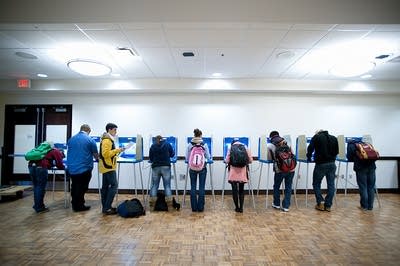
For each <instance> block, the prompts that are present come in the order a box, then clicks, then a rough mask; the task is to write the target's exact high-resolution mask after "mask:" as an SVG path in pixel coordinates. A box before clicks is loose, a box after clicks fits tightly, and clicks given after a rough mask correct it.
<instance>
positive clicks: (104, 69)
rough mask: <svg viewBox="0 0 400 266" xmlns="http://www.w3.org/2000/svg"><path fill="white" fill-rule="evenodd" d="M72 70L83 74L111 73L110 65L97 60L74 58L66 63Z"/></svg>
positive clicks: (100, 74)
mask: <svg viewBox="0 0 400 266" xmlns="http://www.w3.org/2000/svg"><path fill="white" fill-rule="evenodd" d="M67 66H68V67H69V68H70V69H71V70H72V71H74V72H76V73H79V74H81V75H85V76H104V75H108V74H110V73H111V67H109V66H107V65H105V64H103V63H101V62H97V61H93V60H86V59H75V60H71V61H69V62H68V63H67Z"/></svg>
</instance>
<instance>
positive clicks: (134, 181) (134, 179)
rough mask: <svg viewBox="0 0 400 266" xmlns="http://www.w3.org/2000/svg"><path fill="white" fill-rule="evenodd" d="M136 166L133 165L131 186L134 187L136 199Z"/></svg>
mask: <svg viewBox="0 0 400 266" xmlns="http://www.w3.org/2000/svg"><path fill="white" fill-rule="evenodd" d="M135 165H136V164H135V163H133V186H134V187H135V197H137V185H136V166H135Z"/></svg>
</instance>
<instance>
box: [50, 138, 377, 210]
mask: <svg viewBox="0 0 400 266" xmlns="http://www.w3.org/2000/svg"><path fill="white" fill-rule="evenodd" d="M92 138H93V139H94V140H95V142H96V143H97V145H98V148H99V145H100V141H101V138H100V137H92ZM283 138H284V139H285V140H286V141H287V142H288V144H289V146H291V147H292V149H293V150H294V152H295V155H296V160H297V162H298V164H297V167H296V172H295V178H294V179H293V196H294V203H295V205H296V207H298V205H299V204H298V200H297V190H298V189H299V188H301V189H302V190H304V191H305V206H306V207H307V206H308V197H309V195H308V194H309V193H308V190H309V188H312V186H311V183H312V171H311V170H312V169H311V168H312V167H313V161H311V162H308V161H307V157H306V153H307V147H308V144H309V143H310V140H311V137H307V136H305V135H300V136H298V137H297V138H296V143H295V146H293V145H292V140H291V137H290V136H289V135H285V136H283ZM164 139H165V141H167V142H169V143H170V144H171V146H172V147H173V149H174V151H175V156H174V157H173V158H171V166H172V168H171V171H172V173H171V174H172V176H173V180H171V185H172V189H173V191H174V192H175V196H176V197H177V199H178V200H179V201H180V198H179V197H180V195H179V191H182V190H183V195H182V200H183V204H184V205H185V200H186V194H187V193H188V190H189V192H190V187H189V188H188V183H189V184H190V182H187V180H188V179H189V168H188V162H187V161H185V164H186V175H185V178H184V184H183V186H182V184H178V173H177V166H176V164H177V162H178V152H177V151H178V138H177V137H174V136H168V137H164ZM191 139H192V137H187V138H185V143H184V146H185V151H186V146H187V145H188V144H189V143H190V141H191ZM350 139H358V140H363V141H366V142H369V143H372V140H371V137H370V136H368V135H366V136H362V137H360V136H359V137H345V136H343V135H340V136H338V142H339V155H338V156H337V162H338V163H337V176H338V178H337V180H336V188H337V187H338V183H339V181H340V182H341V183H342V184H341V185H342V186H344V191H345V195H346V194H347V186H348V184H349V183H350V182H351V181H349V162H348V161H347V159H346V149H347V143H348V141H349V140H350ZM234 140H238V141H240V142H242V143H243V144H245V145H246V146H248V147H250V139H249V138H248V137H224V138H223V157H222V158H223V159H222V161H223V164H224V168H223V180H222V187H221V192H222V193H221V195H222V197H221V199H222V204H224V194H225V185H226V184H227V171H228V170H227V167H225V165H226V163H225V159H224V158H226V155H227V153H228V151H229V149H230V145H231V143H232V142H233V141H234ZM203 141H204V142H205V143H207V146H208V148H209V152H210V156H211V157H210V159H209V160H207V162H206V164H207V165H206V167H207V170H208V171H207V181H206V182H207V183H208V184H209V188H210V189H211V194H212V201H213V205H214V204H215V188H214V183H215V181H216V179H215V178H214V172H213V164H214V159H213V154H214V153H213V150H214V147H213V139H212V137H203ZM154 142H155V137H152V136H150V141H149V147H150V145H151V144H152V143H154ZM268 143H270V139H269V138H268V137H267V136H266V135H263V136H261V137H260V138H259V139H258V165H257V164H256V162H253V164H252V165H250V166H249V168H248V174H249V182H248V183H247V189H248V194H249V197H248V200H249V201H250V204H251V205H253V207H254V208H255V207H256V203H255V194H256V195H257V196H258V195H260V187H263V188H264V189H263V190H265V208H268V206H269V204H268V198H269V190H270V189H272V186H273V170H272V168H273V166H272V164H273V161H272V160H271V159H270V157H269V156H268V148H267V145H268ZM55 146H56V147H57V148H60V149H63V150H64V151H65V154H67V150H66V149H67V146H66V144H62V143H56V144H55ZM116 147H126V150H125V151H124V152H122V153H121V154H120V156H119V158H118V161H117V163H118V167H117V179H118V183H120V179H121V176H123V179H124V181H125V187H126V181H127V182H128V185H127V186H128V187H129V188H128V189H129V190H130V189H132V190H133V191H134V193H135V195H136V196H137V195H138V190H139V191H140V192H141V194H142V197H143V201H144V202H145V203H146V202H147V196H148V194H149V190H150V186H151V165H150V163H148V162H146V163H145V160H144V153H143V149H144V147H143V137H142V136H141V135H136V136H132V137H119V138H118V141H117V142H116ZM95 165H96V166H95V171H96V172H97V176H96V174H95V172H94V175H93V178H92V180H91V183H90V184H89V187H90V188H96V189H98V191H99V197H100V189H101V175H100V173H99V172H98V168H97V164H95ZM56 170H57V169H54V170H53V172H52V173H53V176H55V173H56ZM144 170H147V171H148V179H147V184H145V178H144V174H143V172H144ZM257 171H258V173H256V172H257ZM122 173H123V174H122ZM181 175H182V174H181ZM257 175H258V180H256V179H257ZM94 177H97V178H94ZM217 178H218V179H220V178H221V173H219V174H218V177H217ZM254 181H256V184H257V191H256V192H255V191H254V190H255V188H253V183H254ZM53 183H54V182H53ZM180 183H182V182H180ZM354 183H355V182H353V183H351V184H352V185H353V186H356V184H354ZM179 185H180V187H179ZM189 186H190V185H189ZM323 187H324V184H323ZM245 188H246V187H245ZM120 189H121V187H120ZM160 189H162V182H161V183H160ZM68 190H69V189H68V187H67V177H66V176H65V173H64V193H65V197H64V201H65V206H66V207H67V203H68V198H67V197H68V196H69V195H68V194H69V193H67V192H68ZM282 190H283V187H282ZM53 191H54V187H53ZM376 192H377V190H376ZM377 199H378V202H379V206H380V201H379V197H377ZM116 200H117V201H118V194H117V196H116ZM335 202H336V197H335Z"/></svg>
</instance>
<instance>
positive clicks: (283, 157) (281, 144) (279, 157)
mask: <svg viewBox="0 0 400 266" xmlns="http://www.w3.org/2000/svg"><path fill="white" fill-rule="evenodd" d="M269 138H270V140H271V143H268V144H267V149H268V158H269V159H271V160H272V161H273V162H274V167H273V169H274V173H275V174H274V200H273V202H272V207H273V208H275V209H277V210H279V209H280V210H282V211H284V212H288V211H289V207H290V199H291V196H292V183H293V177H294V171H295V168H296V158H295V157H294V155H293V152H292V149H291V148H290V147H289V146H288V145H287V142H286V141H285V139H283V138H281V137H280V136H279V132H278V131H271V133H270V134H269ZM283 180H285V196H284V198H283V201H282V206H281V200H280V191H279V189H280V187H281V184H282V181H283ZM267 189H268V188H267Z"/></svg>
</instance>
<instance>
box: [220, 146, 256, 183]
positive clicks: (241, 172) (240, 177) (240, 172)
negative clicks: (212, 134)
mask: <svg viewBox="0 0 400 266" xmlns="http://www.w3.org/2000/svg"><path fill="white" fill-rule="evenodd" d="M235 144H240V142H235V143H233V144H232V145H235ZM246 151H247V155H248V156H249V163H252V162H253V157H252V156H251V152H250V150H249V149H248V148H246ZM230 158H231V155H230V150H229V151H228V154H227V155H226V158H225V162H226V163H227V164H229V161H230ZM247 167H248V166H245V167H235V166H232V165H230V166H229V172H228V182H229V183H231V182H240V183H247V181H248V180H249V179H248V176H247Z"/></svg>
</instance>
